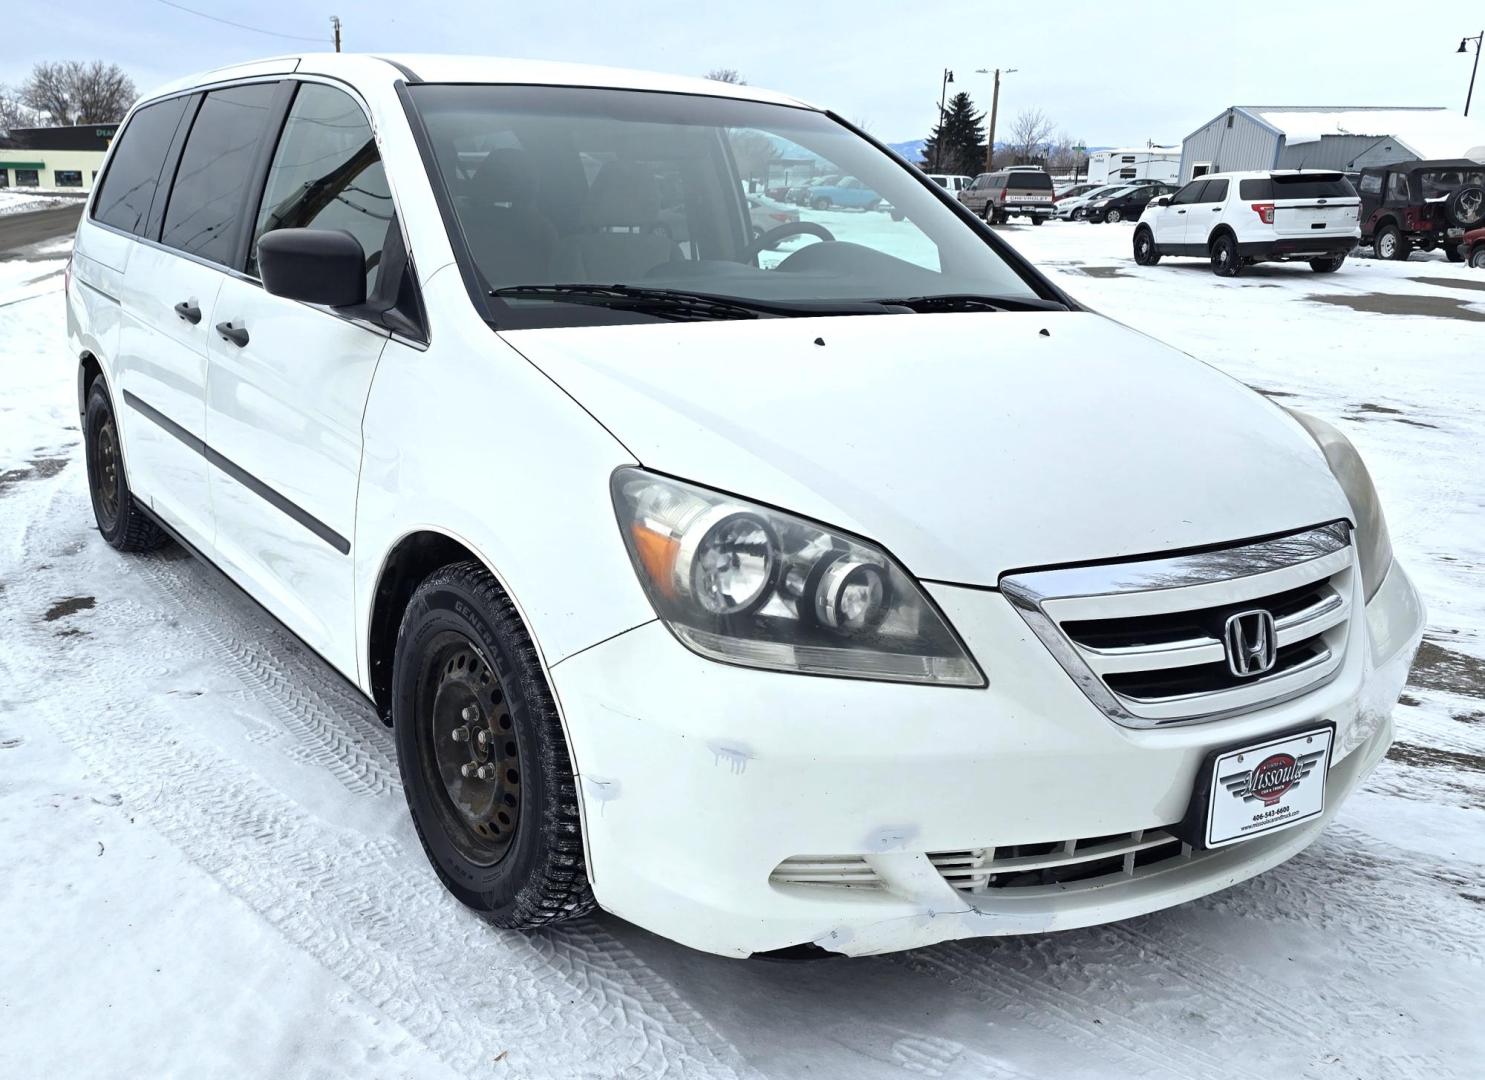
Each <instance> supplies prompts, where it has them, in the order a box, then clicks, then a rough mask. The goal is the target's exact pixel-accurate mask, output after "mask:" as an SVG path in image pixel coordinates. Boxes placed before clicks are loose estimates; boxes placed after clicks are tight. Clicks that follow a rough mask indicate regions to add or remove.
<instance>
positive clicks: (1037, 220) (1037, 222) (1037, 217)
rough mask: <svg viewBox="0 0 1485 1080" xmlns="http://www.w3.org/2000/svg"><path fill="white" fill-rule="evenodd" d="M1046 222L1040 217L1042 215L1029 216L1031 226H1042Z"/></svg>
mask: <svg viewBox="0 0 1485 1080" xmlns="http://www.w3.org/2000/svg"><path fill="white" fill-rule="evenodd" d="M1046 220H1047V219H1046V218H1044V217H1042V215H1040V214H1032V215H1031V223H1032V224H1033V225H1040V224H1042V223H1043V222H1044V221H1046Z"/></svg>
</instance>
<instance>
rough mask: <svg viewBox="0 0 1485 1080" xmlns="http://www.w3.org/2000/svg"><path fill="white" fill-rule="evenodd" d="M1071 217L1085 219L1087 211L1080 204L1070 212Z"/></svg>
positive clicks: (1077, 219) (1075, 219)
mask: <svg viewBox="0 0 1485 1080" xmlns="http://www.w3.org/2000/svg"><path fill="white" fill-rule="evenodd" d="M1072 219H1073V220H1074V221H1086V220H1087V219H1088V211H1086V210H1084V209H1083V208H1082V207H1081V206H1080V207H1078V208H1077V209H1076V210H1074V211H1073V212H1072Z"/></svg>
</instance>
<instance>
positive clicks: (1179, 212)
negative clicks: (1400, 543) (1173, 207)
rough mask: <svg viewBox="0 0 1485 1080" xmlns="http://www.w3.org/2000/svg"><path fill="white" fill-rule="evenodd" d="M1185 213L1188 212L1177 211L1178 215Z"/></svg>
mask: <svg viewBox="0 0 1485 1080" xmlns="http://www.w3.org/2000/svg"><path fill="white" fill-rule="evenodd" d="M1185 212H1186V211H1184V210H1177V211H1176V213H1178V214H1184V213H1185Z"/></svg>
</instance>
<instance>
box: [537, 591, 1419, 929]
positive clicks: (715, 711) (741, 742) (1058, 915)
mask: <svg viewBox="0 0 1485 1080" xmlns="http://www.w3.org/2000/svg"><path fill="white" fill-rule="evenodd" d="M931 591H932V592H933V594H934V596H935V599H937V601H938V602H939V604H940V605H941V606H942V607H943V609H944V610H945V612H946V613H947V614H948V616H949V618H950V619H951V621H952V622H953V624H954V625H955V627H956V628H957V629H958V630H959V632H960V634H961V636H962V637H963V638H964V639H965V641H966V642H967V643H968V645H969V647H970V649H971V651H972V652H973V654H974V655H975V657H976V658H977V659H978V660H979V661H980V662H981V664H982V666H984V667H985V669H986V673H987V675H988V676H989V680H990V685H989V687H988V688H986V689H983V690H961V689H949V688H941V687H921V686H906V685H896V684H887V683H871V682H863V681H855V680H846V679H829V678H814V677H807V676H798V675H788V674H781V673H772V672H764V671H755V670H749V669H744V668H738V667H731V666H727V665H724V664H718V663H713V662H710V661H707V660H704V659H702V658H700V657H697V656H695V655H693V654H692V653H690V652H688V651H687V650H686V649H684V648H683V647H682V646H681V645H680V644H679V643H678V642H676V641H675V639H674V638H672V637H671V635H670V634H669V632H668V631H666V630H665V628H664V627H663V626H661V625H660V624H659V623H650V624H647V625H645V626H643V627H640V628H638V629H635V630H632V631H630V632H628V633H626V634H623V635H620V636H619V637H617V638H614V639H612V640H610V641H608V642H606V643H604V644H602V645H600V646H597V647H595V648H592V649H589V650H587V651H586V652H583V653H580V654H577V655H576V656H573V657H571V658H569V659H567V660H565V661H563V662H562V663H560V664H558V665H557V666H556V667H555V668H554V669H553V672H552V675H553V681H554V685H555V687H556V690H557V694H558V697H559V699H560V702H561V706H562V709H563V713H564V717H565V719H566V723H567V725H568V731H569V737H570V740H571V743H570V745H571V747H572V751H573V756H574V760H575V763H576V766H577V769H578V772H579V790H580V792H581V795H582V802H583V817H584V830H585V838H586V842H587V846H588V865H589V872H590V874H591V876H592V879H593V889H594V894H595V896H596V897H597V899H598V902H599V904H600V905H601V906H603V907H604V908H605V909H607V910H609V911H611V912H614V913H615V914H617V915H619V916H621V917H623V918H625V919H628V920H630V921H631V922H634V923H637V924H639V925H641V926H644V927H646V928H647V929H650V930H653V931H655V932H656V933H659V934H662V935H664V936H666V937H670V938H673V939H675V940H677V941H680V942H682V943H684V944H686V945H690V946H693V947H695V948H698V949H703V950H706V951H709V952H715V953H719V954H722V955H727V956H739V957H741V956H748V955H751V954H753V953H759V952H768V951H772V950H776V949H782V948H787V947H789V946H794V945H799V944H803V943H815V944H818V945H820V946H821V947H823V948H825V949H828V950H830V951H833V952H840V953H846V954H850V955H867V954H872V953H880V952H888V951H892V950H895V949H905V948H914V947H917V946H922V945H928V944H932V943H934V942H938V941H945V940H949V939H953V938H962V937H974V936H984V935H996V934H1022V933H1041V932H1046V931H1050V930H1061V929H1069V928H1073V927H1078V926H1087V925H1091V924H1095V923H1101V922H1107V921H1109V920H1112V919H1122V918H1128V917H1130V916H1134V915H1138V914H1142V913H1144V912H1148V911H1154V910H1158V909H1160V908H1164V907H1168V906H1170V905H1172V904H1177V903H1181V902H1184V901H1187V900H1191V899H1194V898H1196V897H1199V896H1203V895H1205V894H1207V893H1210V892H1214V891H1216V890H1218V889H1222V888H1225V887H1226V886H1229V885H1232V884H1235V883H1236V882H1239V881H1242V880H1244V879H1246V878H1248V877H1251V876H1253V875H1254V874H1257V873H1260V872H1262V871H1263V870H1266V869H1268V868H1269V867H1272V866H1275V865H1277V864H1278V863H1280V862H1283V861H1284V860H1285V859H1287V858H1289V857H1290V856H1292V855H1294V854H1295V853H1297V852H1298V851H1300V850H1302V849H1303V848H1304V847H1305V846H1306V845H1307V844H1309V843H1310V842H1311V841H1312V840H1313V839H1314V838H1315V837H1316V836H1317V835H1318V833H1319V831H1320V830H1321V829H1322V828H1323V827H1324V825H1325V823H1326V822H1327V821H1329V820H1330V819H1331V818H1332V817H1333V816H1334V815H1335V814H1336V813H1337V811H1338V809H1339V807H1340V805H1341V803H1343V802H1344V801H1345V799H1346V797H1347V796H1348V795H1349V794H1350V793H1351V792H1352V791H1353V790H1355V788H1356V787H1357V786H1358V785H1359V784H1360V783H1361V781H1362V780H1363V779H1364V778H1365V777H1366V775H1367V774H1368V773H1369V772H1370V771H1371V769H1372V768H1373V767H1374V766H1375V765H1376V763H1377V762H1378V761H1379V760H1380V759H1381V758H1382V756H1383V755H1384V754H1385V752H1386V750H1387V747H1388V745H1389V744H1390V742H1391V739H1392V726H1391V709H1392V705H1393V704H1394V703H1395V701H1396V700H1397V696H1398V694H1399V692H1400V691H1401V689H1402V686H1403V683H1404V681H1405V680H1406V677H1407V672H1408V667H1409V665H1410V663H1411V661H1412V656H1413V653H1414V651H1415V650H1416V648H1417V645H1418V641H1419V638H1420V636H1421V633H1422V627H1423V611H1422V607H1421V604H1420V602H1419V599H1418V596H1417V593H1416V592H1415V591H1414V589H1413V586H1412V584H1411V582H1410V581H1409V580H1408V578H1407V575H1406V574H1405V573H1404V572H1403V570H1402V568H1401V567H1400V566H1397V565H1394V566H1393V568H1392V570H1391V571H1390V573H1389V574H1388V577H1387V580H1386V581H1385V582H1384V584H1383V586H1382V588H1381V590H1380V591H1379V592H1378V594H1377V595H1376V597H1374V598H1373V600H1372V602H1371V603H1370V604H1369V605H1367V606H1366V608H1365V610H1364V612H1363V611H1361V610H1360V609H1358V612H1357V614H1356V616H1355V617H1356V619H1357V621H1358V624H1359V625H1358V626H1357V627H1356V628H1355V631H1356V632H1353V637H1352V642H1353V644H1352V647H1351V648H1350V649H1349V651H1348V653H1347V657H1346V662H1345V665H1344V666H1343V668H1342V669H1341V671H1340V673H1339V674H1338V676H1337V677H1336V678H1335V679H1334V680H1332V681H1331V682H1329V683H1328V684H1326V685H1325V686H1323V687H1321V688H1319V689H1317V690H1315V691H1313V692H1312V693H1310V694H1307V695H1306V696H1304V697H1302V698H1299V699H1296V700H1292V701H1288V702H1284V703H1281V704H1278V705H1275V706H1272V707H1270V708H1266V709H1263V710H1261V711H1259V712H1255V713H1250V714H1247V715H1243V716H1237V717H1232V718H1229V719H1225V720H1217V721H1213V722H1211V723H1205V724H1197V725H1192V726H1185V727H1175V728H1164V729H1161V728H1157V729H1143V730H1140V729H1132V728H1124V727H1120V726H1118V725H1116V724H1114V723H1112V722H1110V721H1109V720H1108V719H1107V718H1106V717H1105V716H1104V715H1103V714H1102V713H1101V712H1099V711H1098V709H1096V708H1095V707H1094V706H1093V704H1092V703H1091V702H1090V701H1089V700H1088V698H1086V697H1085V696H1084V695H1083V693H1082V691H1080V690H1079V689H1078V688H1077V686H1076V685H1075V684H1074V683H1073V682H1072V681H1071V680H1070V679H1069V678H1068V676H1067V675H1066V673H1065V672H1064V671H1063V670H1062V669H1061V667H1059V666H1058V664H1057V662H1056V660H1055V659H1054V658H1053V657H1052V655H1051V654H1050V653H1049V652H1048V651H1047V650H1046V649H1045V648H1044V647H1043V646H1042V645H1041V643H1040V642H1039V641H1038V640H1037V639H1036V638H1035V637H1033V636H1032V634H1031V632H1030V631H1029V629H1028V628H1027V626H1026V624H1025V622H1024V621H1023V620H1022V619H1021V617H1020V616H1019V615H1018V614H1017V613H1016V612H1015V610H1014V609H1013V608H1012V607H1011V605H1010V604H1009V602H1008V601H1007V600H1006V599H1005V598H1004V597H1003V596H1002V595H1001V594H999V593H997V592H990V591H985V590H974V589H963V588H955V587H950V586H942V585H934V586H931ZM1362 630H1364V634H1363V633H1361V632H1359V631H1362ZM1321 718H1323V719H1328V720H1334V721H1335V723H1336V728H1337V735H1336V744H1335V751H1334V758H1333V762H1332V769H1331V774H1330V781H1329V788H1328V795H1327V807H1326V811H1325V814H1324V816H1323V817H1322V818H1321V819H1319V820H1318V821H1316V822H1314V823H1311V824H1308V825H1304V826H1298V827H1296V828H1293V829H1290V830H1287V831H1284V832H1280V833H1276V834H1273V835H1271V836H1268V837H1263V838H1259V839H1255V840H1250V841H1247V842H1245V843H1242V844H1237V845H1234V846H1232V847H1229V848H1224V849H1220V850H1218V851H1214V852H1200V853H1195V855H1193V856H1191V857H1182V858H1180V859H1172V860H1168V861H1167V862H1166V863H1162V864H1161V868H1160V869H1159V870H1158V872H1154V873H1147V874H1143V875H1141V876H1138V877H1131V878H1129V879H1127V880H1125V879H1121V880H1117V881H1115V882H1113V883H1102V884H1093V883H1076V884H1073V885H1069V886H1067V887H1066V888H1065V889H1063V890H1061V891H1057V890H1053V893H1052V894H1048V892H1047V890H1045V889H1042V890H1037V891H1036V893H1035V894H1034V895H1030V894H1031V890H1028V891H1027V895H1017V890H1015V889H1000V890H996V891H995V892H994V893H993V894H984V895H980V896H969V895H967V894H965V893H961V892H959V891H957V890H956V889H954V888H953V887H951V886H950V885H949V884H948V883H947V882H946V881H945V879H944V878H943V877H941V876H940V875H939V873H938V872H937V871H936V870H935V869H934V867H933V865H932V864H931V863H930V862H929V859H928V856H927V854H926V853H929V852H943V851H954V850H959V849H964V848H969V847H986V846H990V847H993V846H998V845H1013V844H1042V843H1046V842H1049V841H1060V840H1063V839H1070V838H1087V837H1104V836H1108V835H1111V834H1119V833H1125V832H1130V831H1133V830H1156V829H1160V828H1163V827H1164V826H1166V825H1168V824H1170V823H1172V822H1176V821H1179V820H1180V818H1181V816H1182V814H1183V812H1184V810H1185V808H1186V803H1187V801H1188V799H1189V797H1190V793H1191V791H1192V787H1193V784H1194V782H1195V777H1196V772H1197V770H1198V768H1199V765H1200V763H1201V761H1202V758H1203V757H1204V755H1205V754H1206V752H1207V751H1208V750H1210V749H1213V748H1215V747H1220V746H1228V745H1233V744H1239V743H1242V742H1246V741H1256V740H1257V739H1259V738H1262V737H1263V736H1264V735H1266V734H1268V733H1270V732H1274V731H1279V730H1284V729H1288V728H1292V727H1295V726H1297V725H1299V724H1303V723H1308V722H1311V721H1314V720H1316V719H1321ZM826 853H830V854H837V853H839V854H857V855H860V856H861V857H862V858H863V859H864V860H865V861H866V862H867V863H868V864H869V865H870V866H872V868H873V869H874V870H875V871H876V874H877V876H878V878H880V880H881V881H882V882H883V886H882V887H879V888H872V889H864V890H856V889H850V888H845V887H840V886H810V885H796V884H782V885H781V884H775V883H773V882H771V881H770V874H771V873H772V872H773V871H774V870H775V868H777V867H778V866H779V864H780V863H781V862H783V861H784V860H786V859H790V858H795V857H799V856H803V855H821V854H826ZM1100 880H1102V879H1100Z"/></svg>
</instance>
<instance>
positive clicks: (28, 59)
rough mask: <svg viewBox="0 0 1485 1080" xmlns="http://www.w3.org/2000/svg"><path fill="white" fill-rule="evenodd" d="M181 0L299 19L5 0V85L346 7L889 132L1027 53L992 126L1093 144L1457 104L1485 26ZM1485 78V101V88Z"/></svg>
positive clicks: (635, 3) (628, 4) (211, 61)
mask: <svg viewBox="0 0 1485 1080" xmlns="http://www.w3.org/2000/svg"><path fill="white" fill-rule="evenodd" d="M172 2H173V0H172ZM181 2H182V3H184V5H185V6H186V7H190V8H194V9H196V10H197V11H201V12H206V13H209V14H211V15H214V16H216V17H218V18H221V19H228V20H231V21H234V22H238V23H242V24H244V25H246V26H251V27H255V28H257V29H259V30H268V31H273V32H275V33H276V34H279V35H291V36H292V37H286V36H271V35H270V34H265V33H256V32H253V31H252V30H246V29H239V28H236V27H232V26H226V25H223V24H222V23H219V22H213V21H211V20H209V19H206V18H202V17H200V16H198V15H194V14H190V13H188V12H186V11H183V10H180V9H179V8H178V7H173V6H170V5H169V4H167V3H166V0H66V2H64V3H58V2H55V0H45V2H43V0H8V2H7V4H6V6H7V8H8V9H9V11H8V13H7V14H6V15H5V17H4V19H3V23H4V31H5V32H4V33H0V83H8V84H11V85H15V84H17V83H19V82H21V81H23V80H24V78H25V76H26V73H27V72H28V71H29V70H30V68H31V65H32V64H33V63H35V62H36V61H38V60H63V59H89V60H91V59H103V60H111V61H114V62H117V63H118V64H119V65H120V66H121V67H123V68H124V69H125V70H126V71H128V72H129V73H130V74H131V75H132V76H133V77H134V81H135V83H136V84H137V85H138V86H139V88H140V90H141V91H145V90H147V89H148V88H149V87H151V86H153V85H155V84H158V83H162V82H166V81H168V80H171V79H174V78H177V77H179V76H181V75H184V74H189V73H190V72H193V71H200V70H203V69H206V68H212V67H218V66H221V65H223V64H228V63H232V62H234V61H239V60H246V59H251V58H254V57H260V56H273V55H280V54H283V53H286V52H293V51H296V50H303V49H308V50H316V49H320V48H327V49H328V48H329V47H330V22H329V17H330V16H331V15H332V14H338V15H339V16H340V17H341V18H342V20H343V22H344V47H345V48H346V49H347V50H348V51H361V52H379V53H387V52H398V51H402V52H472V53H482V54H486V55H492V56H518V57H531V58H540V59H550V60H566V61H574V62H579V63H597V64H608V65H614V66H618V67H634V68H645V69H650V70H655V71H664V72H670V73H675V74H694V75H703V74H705V73H706V72H707V71H708V70H709V69H711V68H716V67H730V68H736V69H738V70H739V71H740V72H741V73H742V75H743V77H744V78H746V79H747V81H748V82H750V83H752V84H754V85H757V86H766V87H769V88H771V89H775V90H781V91H784V92H786V93H790V94H793V95H795V96H798V97H801V98H804V99H806V100H808V101H811V102H814V103H815V104H818V105H822V106H826V107H829V108H832V109H834V110H835V111H836V112H839V113H841V114H842V115H844V116H847V117H849V118H851V119H853V120H856V121H858V122H864V123H865V124H866V126H867V127H868V128H869V130H870V131H871V132H872V134H874V135H876V136H877V137H879V138H881V139H883V140H885V141H888V142H900V141H906V140H911V139H917V138H921V137H923V136H924V135H926V134H927V133H928V129H929V128H930V127H931V126H932V124H933V121H934V118H935V115H936V113H937V109H938V98H939V89H940V85H941V82H940V80H941V77H942V73H943V70H944V69H945V68H949V69H952V70H953V71H954V73H955V83H954V86H953V87H952V88H951V89H957V90H965V91H968V92H969V94H970V95H971V97H972V98H973V99H974V100H975V102H976V104H977V105H980V106H981V107H982V108H985V109H986V110H988V108H989V104H990V97H991V85H992V79H991V78H990V76H988V75H977V74H975V69H976V68H996V67H1000V68H1002V69H1008V68H1015V69H1016V71H1015V73H1014V74H1009V75H1006V76H1005V77H1004V78H1003V80H1002V85H1001V108H1000V117H1001V119H1000V127H999V129H998V131H997V135H998V136H1000V137H1003V136H1004V133H1005V131H1006V128H1007V127H1008V126H1009V123H1010V121H1011V120H1012V119H1013V118H1014V117H1015V115H1016V114H1017V113H1018V112H1019V111H1020V110H1022V109H1027V108H1039V109H1041V110H1042V111H1043V112H1045V113H1046V114H1047V115H1048V116H1049V117H1050V118H1051V119H1052V121H1053V122H1054V124H1055V125H1056V126H1057V127H1058V128H1060V129H1061V130H1062V131H1064V132H1065V133H1066V134H1067V135H1068V136H1070V137H1071V138H1072V139H1074V140H1079V141H1082V142H1083V143H1084V144H1085V145H1088V146H1115V145H1120V146H1127V145H1135V146H1142V145H1144V144H1145V143H1146V142H1147V141H1154V142H1157V143H1178V142H1179V141H1180V140H1181V139H1182V138H1183V137H1185V136H1186V135H1187V134H1189V133H1190V132H1191V131H1193V130H1195V129H1196V128H1198V127H1200V126H1201V125H1202V124H1204V123H1206V122H1207V121H1208V120H1210V119H1211V118H1212V117H1214V116H1216V115H1217V114H1218V113H1220V112H1221V111H1222V110H1223V109H1225V108H1226V107H1227V106H1228V105H1234V104H1236V105H1253V104H1258V105H1445V106H1448V107H1450V108H1452V109H1460V108H1462V107H1463V104H1464V96H1465V91H1466V88H1467V86H1468V83H1469V77H1470V65H1471V62H1472V61H1473V59H1474V57H1473V56H1472V55H1467V56H1460V55H1457V53H1456V50H1457V49H1458V47H1459V40H1460V38H1461V37H1462V36H1463V35H1465V34H1474V33H1478V32H1480V30H1481V29H1482V26H1485V3H1482V2H1481V0H1469V2H1467V3H1464V4H1458V5H1448V6H1446V7H1444V8H1442V9H1439V10H1438V11H1433V12H1431V13H1430V14H1429V15H1427V16H1426V17H1424V18H1422V19H1419V20H1416V21H1412V22H1410V23H1409V28H1408V46H1407V49H1406V51H1405V52H1404V53H1402V54H1396V53H1393V52H1390V51H1389V50H1387V49H1386V48H1385V45H1384V44H1383V43H1385V42H1386V41H1387V40H1388V38H1389V36H1391V35H1392V34H1393V33H1394V32H1395V30H1396V28H1397V5H1396V3H1395V2H1391V3H1382V2H1374V0H1354V2H1351V3H1344V4H1330V3H1305V4H1291V5H1286V6H1284V7H1283V8H1282V9H1278V8H1274V7H1273V6H1271V5H1270V6H1267V7H1260V8H1256V9H1252V10H1248V9H1239V8H1232V7H1230V6H1224V5H1215V6H1212V5H1180V4H1168V5H1166V6H1164V7H1163V8H1152V9H1151V10H1150V11H1148V12H1147V11H1146V10H1144V6H1143V5H1137V4H1115V5H1109V4H1106V3H1097V4H1094V3H1080V2H1077V0H1064V2H1063V3H1060V4H1056V5H1048V6H1046V7H1039V6H1037V5H1031V6H1027V5H1025V4H1017V5H1014V6H1013V5H1002V4H999V3H995V2H991V0H984V2H981V3H976V4H973V5H970V4H964V3H953V4H926V5H925V4H911V5H910V4H905V3H901V2H898V3H886V2H874V0H807V2H806V0H786V2H775V0H749V2H748V3H746V4H743V3H728V4H717V3H710V4H708V3H705V2H698V0H690V2H678V0H625V2H624V3H622V4H620V3H581V2H572V0H536V2H531V0H525V2H523V3H519V4H513V3H509V2H501V0H489V2H483V3H469V2H464V0H437V2H432V0H411V2H409V0H398V2H388V0H360V2H357V3H346V2H345V0H323V3H321V4H316V3H291V2H286V0H251V2H243V0H181ZM1198 9H1209V10H1198ZM1245 12H1246V13H1245ZM960 13H966V17H955V16H959V15H960ZM1114 16H1117V18H1116V17H1114ZM1476 24H1480V25H1476ZM298 37H304V38H312V39H315V40H311V41H300V40H295V39H294V38H298ZM317 42H318V44H317ZM1482 78H1485V76H1482ZM1477 90H1478V91H1479V93H1478V94H1477V102H1478V104H1477V108H1478V110H1479V114H1480V115H1481V116H1482V117H1485V101H1479V100H1478V99H1481V98H1485V84H1482V85H1481V86H1479V87H1477ZM1471 112H1472V113H1475V112H1476V109H1472V110H1471Z"/></svg>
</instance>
